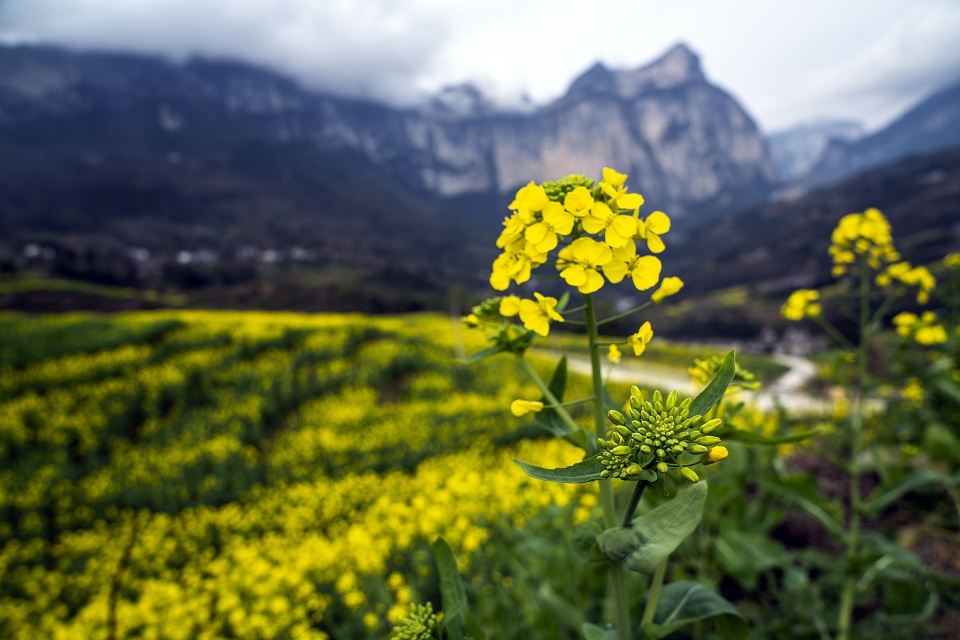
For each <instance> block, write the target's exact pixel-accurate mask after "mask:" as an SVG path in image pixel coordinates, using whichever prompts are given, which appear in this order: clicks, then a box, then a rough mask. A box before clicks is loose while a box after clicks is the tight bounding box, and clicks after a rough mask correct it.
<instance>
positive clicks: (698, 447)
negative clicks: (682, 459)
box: [687, 444, 707, 455]
mask: <svg viewBox="0 0 960 640" xmlns="http://www.w3.org/2000/svg"><path fill="white" fill-rule="evenodd" d="M687 451H689V452H690V453H692V454H695V455H700V454H701V453H706V452H707V448H706V447H705V446H703V445H702V444H692V445H690V447H689V448H688V449H687Z"/></svg>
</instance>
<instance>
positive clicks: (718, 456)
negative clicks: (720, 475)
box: [700, 445, 730, 464]
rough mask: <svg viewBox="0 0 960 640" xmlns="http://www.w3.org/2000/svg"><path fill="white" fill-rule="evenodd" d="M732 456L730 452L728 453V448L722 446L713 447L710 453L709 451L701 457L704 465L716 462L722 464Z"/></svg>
mask: <svg viewBox="0 0 960 640" xmlns="http://www.w3.org/2000/svg"><path fill="white" fill-rule="evenodd" d="M729 455H730V452H729V451H727V448H726V447H724V446H722V445H720V446H716V447H713V448H712V449H710V451H707V452H706V453H705V454H703V456H701V457H700V462H701V463H703V464H714V463H715V462H720V461H721V460H723V459H725V458H726V457H727V456H729Z"/></svg>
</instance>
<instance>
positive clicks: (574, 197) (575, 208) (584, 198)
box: [563, 187, 593, 218]
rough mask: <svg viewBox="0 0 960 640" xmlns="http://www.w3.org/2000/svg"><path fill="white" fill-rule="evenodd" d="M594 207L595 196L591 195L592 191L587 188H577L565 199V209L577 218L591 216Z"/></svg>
mask: <svg viewBox="0 0 960 640" xmlns="http://www.w3.org/2000/svg"><path fill="white" fill-rule="evenodd" d="M592 206H593V196H592V195H590V191H589V190H588V189H587V188H586V187H577V188H576V189H574V190H573V191H571V192H570V193H568V194H567V195H566V197H565V198H564V199H563V208H564V209H566V210H567V212H568V213H569V214H570V215H572V216H575V217H577V218H583V217H585V216H587V215H589V214H590V207H592Z"/></svg>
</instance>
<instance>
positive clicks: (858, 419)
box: [837, 255, 871, 640]
mask: <svg viewBox="0 0 960 640" xmlns="http://www.w3.org/2000/svg"><path fill="white" fill-rule="evenodd" d="M867 268H868V265H867V260H866V256H863V255H861V256H860V344H859V345H857V398H856V402H855V403H854V406H853V415H851V416H850V432H851V433H850V458H851V460H850V518H849V525H848V530H847V548H846V555H845V557H846V564H847V576H846V578H845V579H844V583H843V592H842V594H841V596H840V612H839V614H838V617H837V628H838V635H837V638H838V640H849V639H850V637H851V626H852V622H853V609H854V606H855V605H856V595H857V593H856V592H857V576H856V575H854V571H853V567H854V566H855V562H856V558H857V555H858V553H859V548H860V512H861V509H862V505H861V497H860V453H861V450H862V448H863V419H864V416H863V398H864V395H865V394H866V386H867V346H868V344H869V342H870V333H871V331H870V327H871V318H870V278H869V271H868V270H867Z"/></svg>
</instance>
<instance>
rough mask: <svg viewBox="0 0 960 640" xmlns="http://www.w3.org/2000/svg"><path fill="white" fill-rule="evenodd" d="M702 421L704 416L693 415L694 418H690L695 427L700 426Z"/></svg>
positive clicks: (691, 424)
mask: <svg viewBox="0 0 960 640" xmlns="http://www.w3.org/2000/svg"><path fill="white" fill-rule="evenodd" d="M701 422H703V416H693V417H692V418H690V426H691V427H694V428H696V427H699V426H700V423H701Z"/></svg>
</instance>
